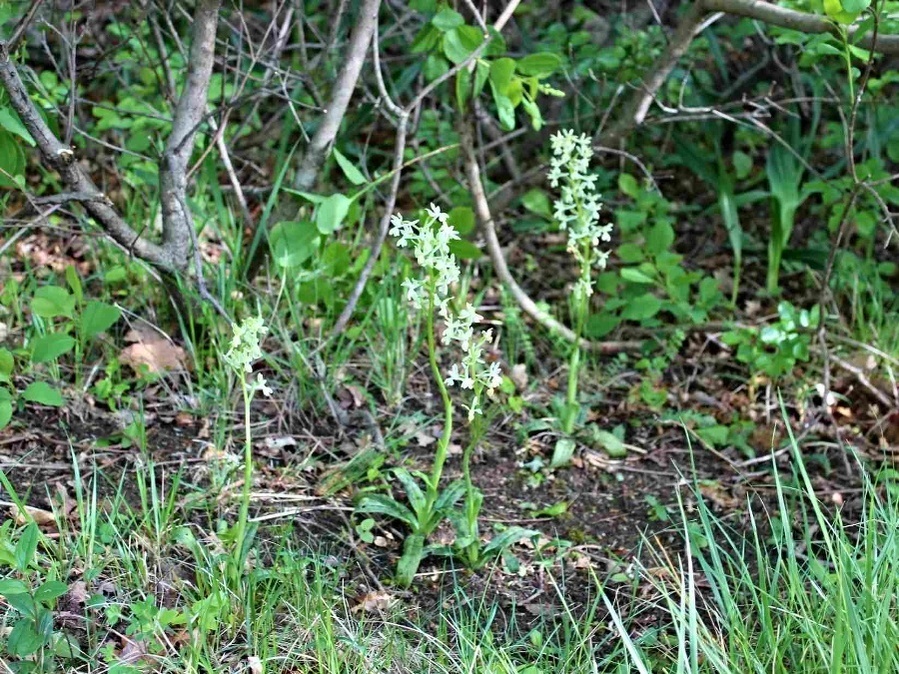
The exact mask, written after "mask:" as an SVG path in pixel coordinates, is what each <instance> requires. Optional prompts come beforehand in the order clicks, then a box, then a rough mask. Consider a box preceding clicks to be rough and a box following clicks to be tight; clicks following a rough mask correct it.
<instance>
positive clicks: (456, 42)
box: [443, 26, 484, 65]
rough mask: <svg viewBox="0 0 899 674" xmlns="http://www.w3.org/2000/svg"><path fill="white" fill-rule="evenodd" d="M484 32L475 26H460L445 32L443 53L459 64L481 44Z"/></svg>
mask: <svg viewBox="0 0 899 674" xmlns="http://www.w3.org/2000/svg"><path fill="white" fill-rule="evenodd" d="M483 41H484V36H483V34H482V33H481V32H480V31H479V30H478V29H477V28H475V27H474V26H459V27H458V28H453V29H452V30H449V31H447V32H446V33H444V34H443V54H444V55H445V56H446V58H448V59H449V60H450V61H452V62H453V63H454V64H455V65H458V64H460V63H462V62H463V61H465V60H466V59H467V58H468V57H469V56H470V55H471V53H472V52H473V51H474V50H475V49H477V48H478V47H480V46H481V43H482V42H483Z"/></svg>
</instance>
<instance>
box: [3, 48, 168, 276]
mask: <svg viewBox="0 0 899 674" xmlns="http://www.w3.org/2000/svg"><path fill="white" fill-rule="evenodd" d="M0 83H2V84H3V87H4V89H6V93H7V95H8V96H9V101H10V104H11V105H12V107H13V109H15V111H16V113H18V115H19V118H20V119H21V120H22V124H24V125H25V128H26V129H28V132H29V133H30V134H31V136H32V138H34V141H35V143H36V144H37V147H38V150H39V151H40V153H41V157H42V158H43V161H44V163H45V164H46V165H47V166H49V167H50V168H52V169H53V170H55V171H57V172H58V173H59V175H60V177H61V178H62V181H63V183H64V184H65V186H66V187H67V188H68V190H69V191H71V192H76V193H78V194H80V195H82V197H81V198H80V199H79V201H81V202H82V203H83V204H84V208H85V210H87V212H88V213H89V214H90V215H91V216H92V217H93V218H95V219H96V220H97V222H99V223H100V225H101V226H102V227H103V228H104V229H105V230H106V231H107V232H108V233H109V235H110V236H111V237H112V238H113V240H115V241H116V242H117V243H118V244H119V245H120V246H122V247H123V248H125V249H126V250H129V251H133V252H134V253H135V254H136V255H138V256H139V257H141V258H143V259H145V260H147V261H148V262H151V263H153V264H156V265H158V266H161V267H170V268H171V267H174V264H173V263H174V259H173V258H172V256H171V255H170V254H169V252H168V251H167V250H166V249H164V248H163V247H162V246H159V245H158V244H155V243H153V242H152V241H149V240H147V239H144V238H142V237H141V236H140V234H138V233H137V232H135V231H134V230H133V229H132V228H131V227H130V226H129V225H128V223H126V222H125V221H124V220H123V219H122V218H121V217H120V216H119V214H118V213H117V212H116V210H115V208H114V207H113V204H112V202H111V201H110V200H109V198H108V197H107V196H106V195H105V194H103V192H102V191H101V190H100V189H99V188H98V187H97V186H96V185H95V184H94V181H93V180H91V178H90V176H89V175H88V174H87V172H86V171H85V170H84V169H83V168H82V167H81V165H80V164H79V163H78V162H77V161H76V159H75V153H74V152H73V151H72V149H71V148H69V147H66V146H65V145H63V144H62V142H61V141H60V140H59V139H58V138H57V137H56V136H55V135H54V134H53V132H52V131H51V130H50V127H48V126H47V124H46V123H45V122H44V119H43V117H41V115H40V113H39V112H38V111H37V108H36V107H35V106H34V103H32V102H31V99H30V98H29V97H28V92H27V90H26V89H25V84H24V83H23V82H22V78H21V76H20V75H19V71H18V69H17V68H16V66H15V64H13V63H12V61H10V58H9V49H8V46H7V44H6V43H5V42H0Z"/></svg>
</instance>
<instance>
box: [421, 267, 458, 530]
mask: <svg viewBox="0 0 899 674" xmlns="http://www.w3.org/2000/svg"><path fill="white" fill-rule="evenodd" d="M434 286H435V282H434V281H433V280H431V283H430V287H429V292H428V298H429V299H428V317H427V319H426V323H427V326H428V327H427V338H428V360H429V361H430V363H431V374H433V375H434V381H435V382H436V383H437V388H438V389H439V391H440V397H441V398H442V399H443V415H444V420H443V434H442V435H441V436H440V440H438V441H437V451H436V453H435V455H434V465H433V467H432V468H431V477H430V480H429V482H428V491H427V494H426V501H425V509H424V513H425V516H426V517H428V519H429V520H431V521H433V520H434V517H433V510H434V503H436V501H437V497H438V495H439V493H440V492H439V485H440V478H441V476H442V475H443V464H445V463H446V455H447V450H448V449H449V443H450V436H451V435H452V432H453V402H452V400H451V399H450V396H449V392H448V391H447V390H446V383H445V382H444V381H443V376H442V375H441V373H440V366H439V365H438V363H437V338H436V336H435V334H434V294H435V288H434ZM419 524H421V525H426V526H430V523H429V522H420V523H419ZM422 533H425V534H428V533H430V531H424V532H422Z"/></svg>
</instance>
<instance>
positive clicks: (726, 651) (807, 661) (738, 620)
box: [610, 434, 899, 674]
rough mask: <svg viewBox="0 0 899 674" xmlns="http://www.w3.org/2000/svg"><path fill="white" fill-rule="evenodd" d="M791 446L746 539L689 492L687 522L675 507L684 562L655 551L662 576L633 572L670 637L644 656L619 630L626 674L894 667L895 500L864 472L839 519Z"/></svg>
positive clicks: (898, 612) (898, 634)
mask: <svg viewBox="0 0 899 674" xmlns="http://www.w3.org/2000/svg"><path fill="white" fill-rule="evenodd" d="M790 439H791V446H792V453H793V479H792V480H791V481H788V482H785V481H784V480H783V479H782V478H781V477H780V476H778V475H777V474H776V473H775V488H776V501H775V502H776V510H775V512H773V513H770V514H768V513H762V514H758V513H755V514H754V511H753V510H752V509H751V508H750V509H748V513H749V517H750V521H749V535H748V536H747V535H743V534H741V533H739V532H737V531H735V530H734V529H733V528H731V527H730V526H729V525H728V524H727V523H726V522H725V521H723V520H722V519H720V518H718V517H716V516H715V515H714V514H713V512H712V511H711V508H710V506H709V505H708V504H707V503H706V502H705V501H704V500H703V498H702V495H701V494H700V493H699V490H698V488H696V489H694V490H693V492H694V496H695V497H696V499H697V503H696V507H695V511H694V512H695V515H693V516H689V515H688V511H687V509H686V507H685V506H684V503H683V499H681V500H680V504H681V521H682V525H683V537H684V541H685V552H684V554H683V556H682V557H681V559H679V560H677V561H675V560H672V559H671V558H670V557H669V556H666V555H661V554H657V561H661V562H662V564H663V565H664V568H665V569H666V571H667V573H665V574H662V575H660V574H659V573H653V574H650V573H648V567H647V566H646V565H645V560H644V565H643V566H642V567H641V568H642V570H643V576H644V578H645V579H646V580H647V581H648V582H650V583H651V584H652V586H653V587H654V588H655V590H656V592H657V593H658V597H659V603H658V608H659V609H661V610H662V611H663V612H664V614H665V616H666V618H668V619H670V621H671V627H672V633H673V634H674V635H676V640H675V641H674V642H672V643H671V644H670V648H668V649H667V650H665V649H658V648H656V649H654V650H650V649H646V648H641V647H640V646H639V645H638V644H636V643H634V641H633V639H632V638H631V636H630V635H629V634H628V632H627V631H626V629H624V627H623V626H622V625H620V624H619V623H617V622H616V627H617V629H618V633H619V638H620V639H621V641H622V643H623V644H624V645H625V647H626V651H627V654H628V658H629V660H630V662H631V663H632V667H633V668H634V670H633V671H652V672H672V673H675V672H676V673H677V674H681V673H686V672H690V673H694V672H695V673H698V672H715V673H720V674H745V673H747V672H758V674H762V673H768V672H790V673H791V674H794V673H804V672H809V673H813V672H814V673H817V672H829V673H833V674H839V673H842V672H861V673H868V672H870V673H872V674H873V673H874V672H887V671H899V651H897V650H896V648H895V644H896V639H897V638H899V607H897V606H896V602H895V597H896V593H897V590H899V587H897V580H896V579H897V577H899V533H897V532H899V503H897V502H896V499H895V496H893V492H891V491H890V490H889V489H882V486H883V485H881V484H879V483H878V480H876V479H872V478H871V477H870V476H867V475H866V474H865V477H864V482H863V496H862V502H861V510H860V512H859V513H858V515H857V516H856V517H855V518H853V519H852V520H848V519H845V518H844V517H843V515H842V513H841V510H840V508H839V507H836V506H835V504H834V503H829V504H826V502H825V501H824V500H822V498H821V496H820V495H819V494H818V493H817V492H816V490H815V488H814V485H813V483H812V480H811V478H810V476H809V473H808V471H807V469H806V466H805V463H804V461H803V457H802V455H801V453H800V451H799V448H798V446H797V443H796V441H795V438H793V436H792V434H791V435H790ZM862 472H863V474H864V470H863V471H862ZM610 610H611V611H612V613H613V615H614V609H613V608H612V607H611V606H610Z"/></svg>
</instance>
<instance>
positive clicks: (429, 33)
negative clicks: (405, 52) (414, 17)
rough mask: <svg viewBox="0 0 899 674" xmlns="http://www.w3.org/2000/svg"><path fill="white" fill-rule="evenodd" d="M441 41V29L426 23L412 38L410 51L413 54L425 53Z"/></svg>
mask: <svg viewBox="0 0 899 674" xmlns="http://www.w3.org/2000/svg"><path fill="white" fill-rule="evenodd" d="M439 41H440V31H439V30H438V29H437V28H436V27H435V26H434V25H433V24H430V23H429V24H427V25H425V26H424V27H423V28H422V29H421V30H420V31H419V32H418V35H416V36H415V39H414V40H412V44H411V45H409V51H410V52H411V53H413V54H423V53H424V52H429V51H431V50H432V49H433V48H434V47H436V46H437V43H438V42H439Z"/></svg>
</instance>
